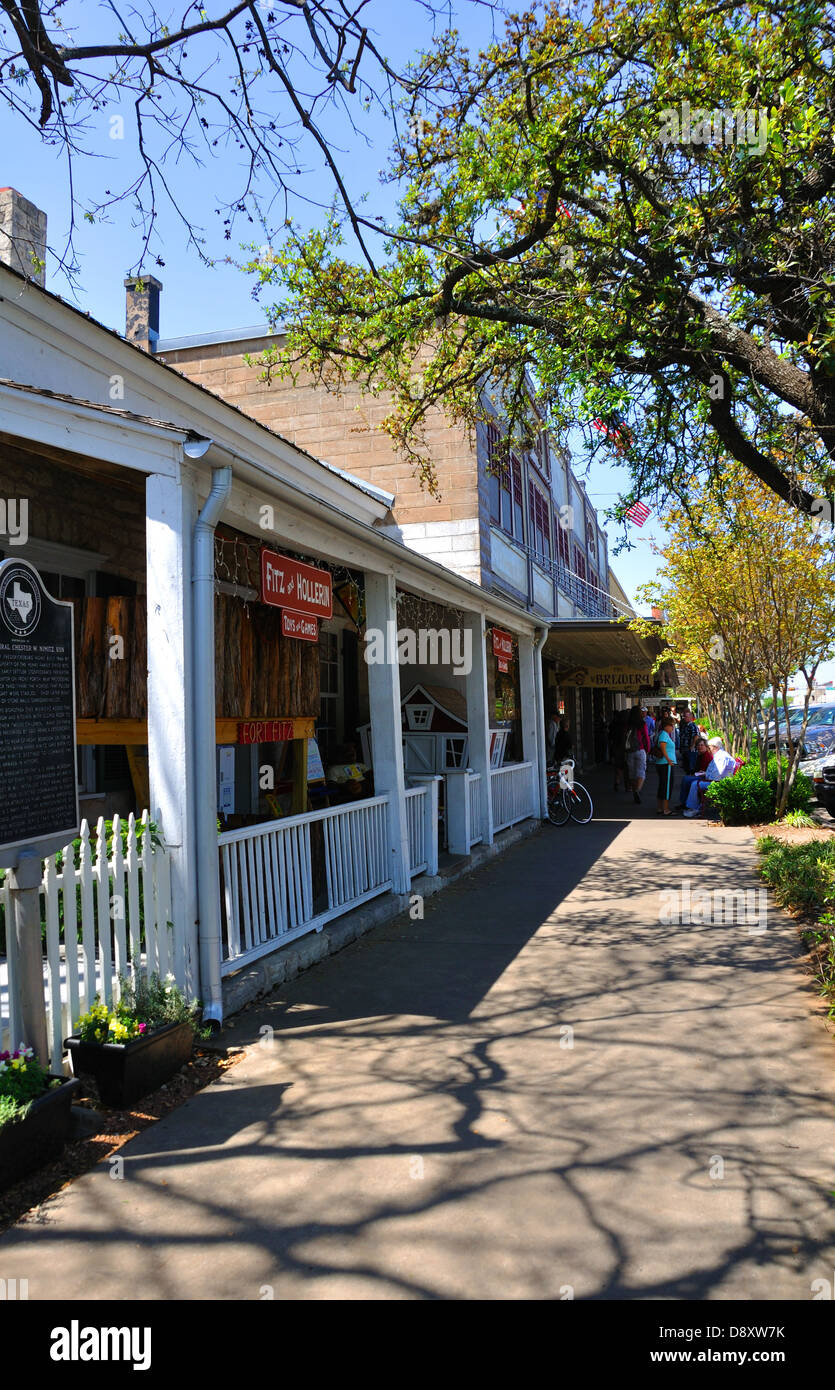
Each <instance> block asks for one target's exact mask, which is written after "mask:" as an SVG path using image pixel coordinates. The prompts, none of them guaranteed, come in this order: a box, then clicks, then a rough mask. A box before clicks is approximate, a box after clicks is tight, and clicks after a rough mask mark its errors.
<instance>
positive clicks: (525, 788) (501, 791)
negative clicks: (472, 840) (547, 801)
mask: <svg viewBox="0 0 835 1390" xmlns="http://www.w3.org/2000/svg"><path fill="white" fill-rule="evenodd" d="M533 788H534V765H533V763H506V764H505V766H504V767H500V768H495V769H494V770H493V771H491V773H490V795H491V796H492V798H493V831H494V833H495V834H498V832H499V831H500V830H506V829H507V828H508V826H510V825H516V823H517V821H520V820H527V819H528V817H529V816H532V815H533V813H534V795H533Z"/></svg>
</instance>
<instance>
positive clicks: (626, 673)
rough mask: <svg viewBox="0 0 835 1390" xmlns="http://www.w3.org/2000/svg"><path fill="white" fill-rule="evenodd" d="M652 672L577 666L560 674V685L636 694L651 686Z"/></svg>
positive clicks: (613, 667) (626, 668) (617, 667)
mask: <svg viewBox="0 0 835 1390" xmlns="http://www.w3.org/2000/svg"><path fill="white" fill-rule="evenodd" d="M652 680H653V676H652V671H651V670H650V669H649V668H648V667H647V668H644V669H640V668H637V669H636V668H634V667H628V666H598V667H595V666H578V667H576V668H575V670H573V671H566V672H560V675H559V682H560V685H585V686H591V688H592V689H593V690H624V691H631V692H633V693H634V692H636V691H639V690H641V689H642V688H643V687H645V686H651V685H652Z"/></svg>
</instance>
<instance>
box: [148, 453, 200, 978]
mask: <svg viewBox="0 0 835 1390" xmlns="http://www.w3.org/2000/svg"><path fill="white" fill-rule="evenodd" d="M196 516H197V502H196V497H195V493H194V488H193V483H192V480H191V478H190V477H189V476H188V475H184V474H182V473H181V475H180V477H179V478H168V477H162V476H161V475H159V474H156V473H153V474H151V475H150V476H149V477H148V481H147V485H146V521H145V537H146V553H147V588H148V773H149V780H150V801H151V804H150V806H149V807H148V809H149V811H150V813H151V816H152V817H154V816H156V815H157V813H159V816H160V819H161V822H162V833H163V837H164V839H165V843H166V846H167V847H168V853H169V856H170V864H171V920H172V922H173V923H174V941H173V945H174V956H175V965H174V975H175V977H176V979H177V983H178V984H179V985H180V986H181V987H182V988H184V989H185V991H186V992H187V993H188V994H189V995H192V994H197V993H198V991H199V984H200V981H199V969H198V945H197V871H196V841H195V831H194V816H195V799H194V788H193V780H194V777H193V763H194V760H193V758H192V756H191V751H192V748H193V727H192V709H193V673H192V669H191V649H192V641H191V626H192V624H191V606H192V605H191V549H192V532H193V530H194V522H195V518H196Z"/></svg>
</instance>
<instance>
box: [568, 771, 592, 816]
mask: <svg viewBox="0 0 835 1390" xmlns="http://www.w3.org/2000/svg"><path fill="white" fill-rule="evenodd" d="M565 800H566V804H567V806H568V814H569V815H570V816H571V819H572V820H576V821H577V822H578V824H580V825H588V822H589V821H590V820H591V818H592V816H593V815H594V803H593V801H592V799H591V797H590V796H589V794H588V792H587V791H586V789H585V787H584V786H583V784H582V782H575V783H574V785H573V786H572V787H571V788H570V789H569V790H568V791H567V792H566V793H565Z"/></svg>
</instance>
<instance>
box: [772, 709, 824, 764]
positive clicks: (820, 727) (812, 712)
mask: <svg viewBox="0 0 835 1390" xmlns="http://www.w3.org/2000/svg"><path fill="white" fill-rule="evenodd" d="M802 724H803V710H802V709H795V710H789V736H790V737H791V738H792V739H795V738H797V735H798V733H799V731H800V728H801V726H802ZM760 730H762V725H760ZM785 742H786V732H785V720H784V719H783V718H782V717H781V718H780V743H781V744H785ZM776 744H777V740H776V738H775V734H774V729H773V727H770V728H769V733H768V747H769V751H773V750H774V748H775V747H776ZM833 744H835V704H832V705H810V706H809V718H808V722H807V724H806V737H805V739H804V748H803V758H804V761H805V760H809V759H812V758H820V757H822V756H823V755H824V754H825V753H828V752H829V749H830V748H831V747H832V746H833Z"/></svg>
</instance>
